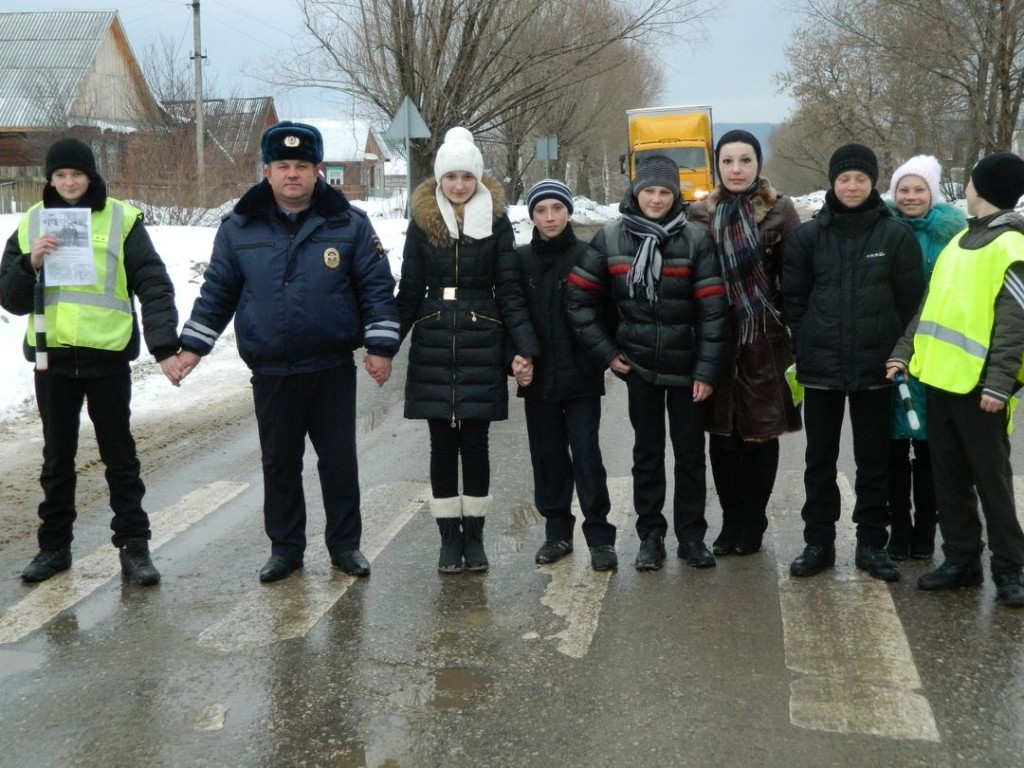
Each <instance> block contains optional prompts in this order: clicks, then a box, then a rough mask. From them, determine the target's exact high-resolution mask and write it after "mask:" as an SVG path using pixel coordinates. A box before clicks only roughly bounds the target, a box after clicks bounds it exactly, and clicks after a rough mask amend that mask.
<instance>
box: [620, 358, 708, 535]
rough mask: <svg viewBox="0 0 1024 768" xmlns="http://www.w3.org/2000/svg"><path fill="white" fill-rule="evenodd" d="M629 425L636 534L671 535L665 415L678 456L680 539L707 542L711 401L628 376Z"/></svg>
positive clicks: (688, 390)
mask: <svg viewBox="0 0 1024 768" xmlns="http://www.w3.org/2000/svg"><path fill="white" fill-rule="evenodd" d="M626 385H627V388H628V390H629V421H630V423H631V424H632V425H633V506H634V507H635V508H636V513H637V520H636V532H637V533H638V534H639V535H640V538H641V539H643V538H645V537H646V536H647V535H648V534H651V533H657V534H660V535H662V536H663V535H665V532H666V530H667V529H668V523H667V522H666V520H665V516H664V515H663V514H662V508H663V507H664V506H665V489H666V484H665V412H666V411H667V412H668V425H669V426H668V428H669V436H670V437H671V440H672V451H673V453H674V454H675V498H674V500H673V506H672V512H673V523H674V527H675V533H676V538H677V539H678V540H679V541H680V542H683V541H703V540H704V534H705V533H706V532H707V529H708V524H707V521H706V520H705V519H704V505H705V502H706V501H707V482H706V480H705V477H704V473H705V471H706V469H705V468H706V465H705V463H704V412H705V406H706V404H707V401H706V400H705V401H702V402H699V403H695V402H694V401H693V390H692V388H691V387H690V386H689V385H687V386H682V387H664V386H659V385H655V384H649V383H648V382H646V381H644V380H643V379H641V378H640V377H639V376H638V375H637V374H635V373H630V374H629V375H628V376H627V377H626Z"/></svg>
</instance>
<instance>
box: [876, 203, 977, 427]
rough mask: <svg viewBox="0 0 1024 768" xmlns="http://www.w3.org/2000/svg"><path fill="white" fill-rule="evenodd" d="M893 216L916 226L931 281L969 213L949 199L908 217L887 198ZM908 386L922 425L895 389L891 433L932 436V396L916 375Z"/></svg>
mask: <svg viewBox="0 0 1024 768" xmlns="http://www.w3.org/2000/svg"><path fill="white" fill-rule="evenodd" d="M886 204H887V205H888V206H889V209H890V211H892V215H893V218H895V219H896V220H897V221H902V222H903V223H904V224H907V225H908V226H909V227H910V228H911V229H913V230H914V235H915V237H917V242H918V244H919V245H920V246H921V257H922V258H923V260H924V261H923V263H922V266H923V267H924V279H925V282H926V283H927V282H929V281H930V280H931V277H932V271H933V270H934V269H935V262H936V261H938V258H939V254H940V253H942V249H943V248H945V247H946V245H947V244H948V243H949V241H950V240H952V239H953V237H954V236H955V235H956V234H957V233H958V232H960V231H961V230H963V229H964V228H965V227H966V226H967V217H966V216H965V215H964V213H963V211H961V210H960V209H959V208H954V207H953V206H952V205H949V204H948V203H938V204H937V205H935V206H933V207H932V209H931V210H930V211H928V213H927V214H926V215H924V216H922V217H921V218H918V219H905V218H903V216H901V215H900V212H899V211H898V210H897V209H896V205H895V203H893V202H892V201H890V200H887V201H886ZM907 386H908V387H909V388H910V399H911V400H913V402H914V410H916V411H917V415H918V416H919V417H920V419H921V428H920V429H911V428H910V423H909V422H908V421H907V411H906V408H905V407H904V405H903V400H902V398H900V396H899V391H898V390H896V389H893V396H892V420H891V422H890V424H891V426H890V430H889V437H890V438H892V439H893V440H900V439H905V438H908V437H909V438H913V439H914V440H927V439H928V400H927V397H928V395H927V392H926V391H925V387H924V385H923V384H922V383H921V382H919V381H918V380H917V379H915V378H914V377H913V376H907Z"/></svg>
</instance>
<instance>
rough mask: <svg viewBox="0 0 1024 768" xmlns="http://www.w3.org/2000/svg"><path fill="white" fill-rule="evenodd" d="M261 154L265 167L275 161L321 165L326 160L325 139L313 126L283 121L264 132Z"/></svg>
mask: <svg viewBox="0 0 1024 768" xmlns="http://www.w3.org/2000/svg"><path fill="white" fill-rule="evenodd" d="M260 152H261V153H262V154H263V163H264V165H267V164H269V163H272V162H274V161H275V160H306V161H307V162H310V163H313V164H314V165H319V164H320V163H322V162H323V160H324V138H323V136H321V135H320V131H318V130H317V129H316V128H315V127H314V126H312V125H306V124H305V123H293V122H292V121H291V120H282V121H281V122H279V123H275V124H274V125H272V126H270V127H269V128H267V130H265V131H264V132H263V136H262V137H261V138H260Z"/></svg>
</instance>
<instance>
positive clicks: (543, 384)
mask: <svg viewBox="0 0 1024 768" xmlns="http://www.w3.org/2000/svg"><path fill="white" fill-rule="evenodd" d="M526 204H527V207H528V209H529V211H530V217H531V218H532V219H533V225H534V226H533V240H532V241H531V242H530V243H529V244H528V245H523V246H520V247H519V249H518V250H517V252H516V255H517V257H518V267H519V268H518V275H519V278H520V282H521V284H522V289H523V294H524V296H525V297H526V305H527V309H528V310H529V313H530V321H531V323H532V324H533V328H534V330H535V331H536V332H537V337H538V339H539V340H540V348H541V352H540V354H539V355H537V356H535V357H534V358H533V367H532V370H529V369H527V370H523V369H522V366H521V364H520V369H519V371H517V372H516V382H517V383H518V384H519V393H518V394H519V397H521V398H523V402H524V405H525V407H526V430H527V434H528V435H529V440H530V459H531V461H532V463H533V497H534V503H535V504H536V505H537V509H538V510H539V511H540V513H541V515H543V516H544V521H545V522H544V531H545V541H544V544H543V545H542V546H541V548H540V549H539V550H538V551H537V555H536V558H535V560H536V562H537V563H538V564H540V565H544V564H547V563H553V562H555V561H556V560H560V559H561V558H563V557H565V556H566V555H567V554H569V553H570V552H572V549H573V530H574V528H575V525H576V519H575V518H574V517H573V514H572V491H573V486H575V488H576V493H577V496H578V497H579V502H580V509H581V510H582V512H583V519H584V522H583V526H582V528H583V536H584V538H585V539H586V542H587V546H588V547H589V548H590V564H591V567H593V569H594V570H595V571H607V570H611V569H614V568H616V567H617V566H618V557H617V555H616V554H615V526H614V525H612V524H611V523H609V522H608V511H609V509H610V508H611V501H610V500H609V497H608V483H607V474H606V473H605V469H604V463H603V461H602V458H601V446H600V444H599V441H598V433H599V432H600V429H601V396H602V395H603V394H604V372H603V371H602V370H601V369H600V368H598V367H597V366H595V365H593V364H591V363H590V362H589V361H587V359H586V358H585V357H584V356H583V354H582V351H581V350H580V349H579V346H578V344H577V342H576V339H575V338H574V336H573V332H572V327H571V326H570V325H569V318H568V316H567V315H566V312H565V304H564V298H565V297H564V295H563V291H564V286H565V280H566V277H567V276H568V274H569V272H570V271H571V270H572V268H573V266H574V265H575V264H576V263H577V262H578V261H579V259H580V256H582V254H583V251H584V250H586V247H587V246H586V244H585V243H582V242H580V241H579V240H577V239H576V235H575V234H574V233H573V230H572V224H571V223H570V222H569V217H570V216H571V215H572V211H573V201H572V192H571V191H570V190H569V188H568V187H567V186H566V185H565V184H563V183H562V182H560V181H557V180H555V179H544V180H542V181H539V182H537V183H536V184H534V185H533V186H532V187H531V188H530V190H529V192H527V193H526ZM513 370H514V371H515V370H516V368H515V364H514V365H513Z"/></svg>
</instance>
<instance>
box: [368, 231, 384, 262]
mask: <svg viewBox="0 0 1024 768" xmlns="http://www.w3.org/2000/svg"><path fill="white" fill-rule="evenodd" d="M371 240H372V242H373V250H374V252H375V253H376V254H377V260H378V261H379V260H380V259H383V258H384V257H385V256H387V255H388V249H387V248H385V247H384V243H382V242H381V241H380V238H379V237H377V235H376V234H374V235H373V237H372V238H371Z"/></svg>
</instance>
